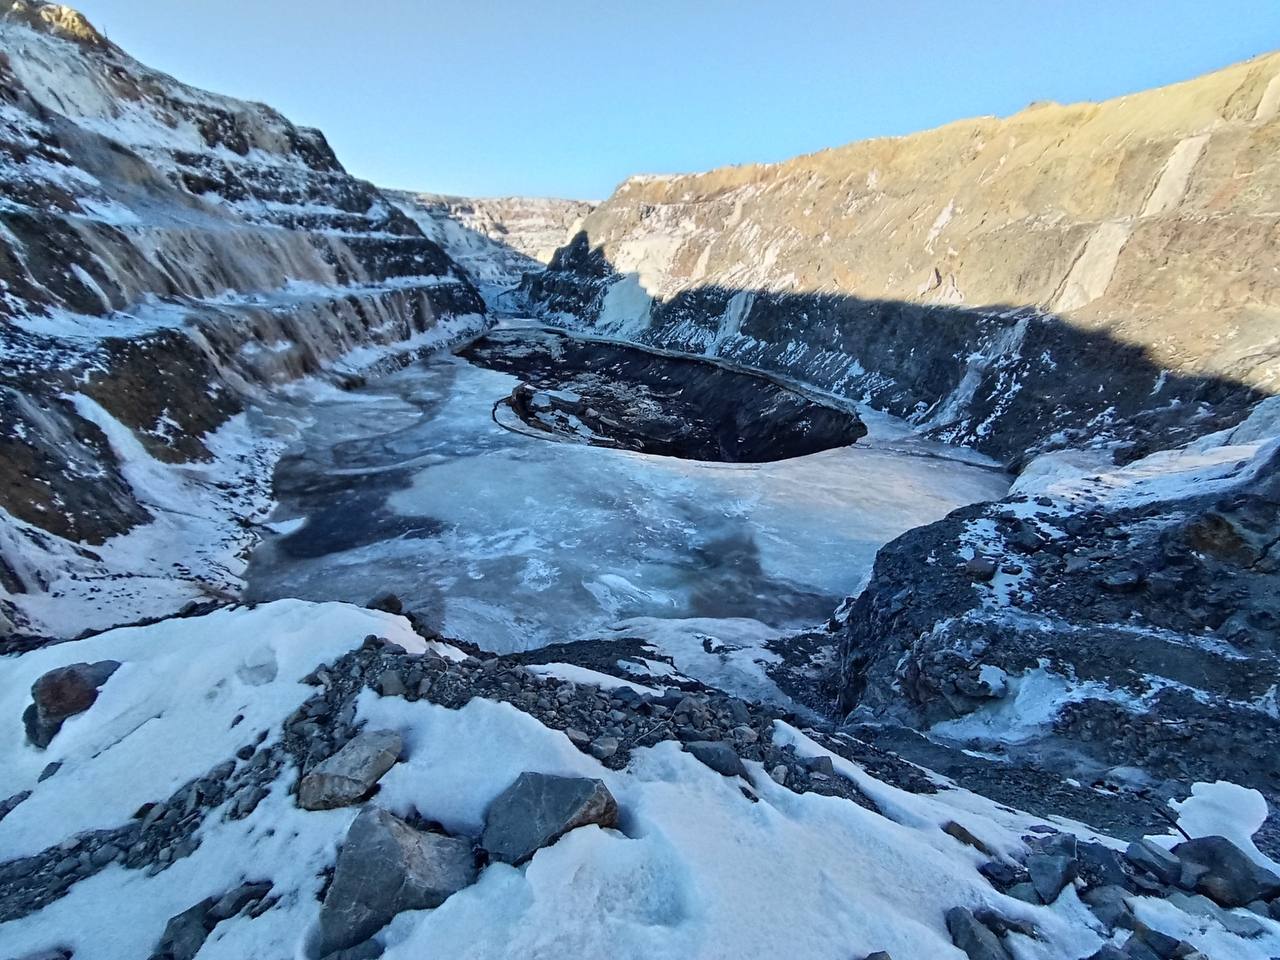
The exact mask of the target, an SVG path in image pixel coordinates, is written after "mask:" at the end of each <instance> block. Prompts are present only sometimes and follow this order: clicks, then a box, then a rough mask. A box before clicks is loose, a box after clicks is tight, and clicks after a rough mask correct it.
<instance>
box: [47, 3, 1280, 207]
mask: <svg viewBox="0 0 1280 960" xmlns="http://www.w3.org/2000/svg"><path fill="white" fill-rule="evenodd" d="M71 2H72V3H73V4H75V5H77V6H78V7H79V8H80V9H81V10H83V11H84V13H85V14H86V15H87V16H89V18H90V19H91V20H93V21H94V23H95V24H96V25H97V26H98V27H99V28H101V29H104V30H105V31H106V32H107V34H108V35H109V36H110V37H111V39H113V40H115V41H116V42H117V43H119V44H121V45H122V46H123V47H125V49H127V50H128V51H129V52H131V53H132V54H134V55H135V56H136V57H138V58H139V59H141V60H143V61H144V62H146V63H149V64H151V65H152V66H155V67H159V68H160V69H163V70H166V71H168V72H170V73H173V74H175V75H176V76H178V77H180V78H181V79H183V80H186V81H188V82H190V83H194V84H196V85H198V86H203V87H208V88H211V89H215V90H218V91H221V92H224V93H230V94H234V95H236V96H241V97H246V98H249V99H254V100H261V101H263V102H266V103H269V104H271V105H272V106H274V107H276V108H278V109H280V110H281V111H282V112H284V113H285V114H286V115H287V116H288V117H289V118H290V119H292V120H294V121H295V122H298V123H303V124H307V125H310V126H317V127H320V128H321V129H322V130H324V132H325V133H326V134H327V135H328V137H329V141H330V142H331V143H332V144H333V146H334V148H335V149H336V150H337V152H338V156H339V157H340V158H341V160H342V161H343V163H344V164H345V165H346V166H347V168H348V169H349V170H351V171H352V172H353V173H355V174H357V175H359V176H362V177H366V178H368V179H371V180H374V181H375V182H377V183H379V184H381V185H383V186H392V187H410V188H418V189H424V190H436V191H440V192H450V193H462V194H470V195H484V196H493V195H500V194H528V195H538V196H569V197H581V198H585V199H596V198H600V197H603V196H606V195H607V194H608V193H609V192H610V191H611V190H612V188H613V186H614V185H615V184H616V183H617V182H618V181H619V180H621V179H622V178H623V177H625V176H628V175H629V174H632V173H658V172H661V173H667V172H680V171H689V170H702V169H707V168H709V167H714V166H719V165H722V164H728V163H745V162H752V161H771V160H782V159H785V158H786V157H790V156H794V155H795V154H798V153H806V152H809V151H812V150H818V149H821V148H823V147H828V146H835V145H838V144H841V143H847V142H849V141H851V140H859V139H862V138H865V137H872V136H883V135H892V134H901V133H909V132H911V131H914V130H921V129H925V128H928V127H932V126H936V125H938V124H940V123H946V122H948V121H950V120H956V119H959V118H961V117H967V116H973V115H977V114H999V115H1007V114H1009V113H1013V112H1015V111H1017V110H1019V109H1020V108H1022V107H1023V106H1025V105H1026V104H1027V103H1029V102H1031V101H1033V100H1059V101H1064V102H1065V101H1075V100H1096V99H1103V98H1106V97H1109V96H1116V95H1119V94H1122V93H1128V92H1132V91H1135V90H1140V89H1144V88H1146V87H1151V86H1157V85H1160V84H1164V83H1169V82H1173V81H1176V80H1181V79H1186V78H1189V77H1192V76H1195V75H1197V74H1199V73H1203V72H1206V71H1208V70H1212V69H1215V68H1218V67H1222V66H1226V65H1227V64H1229V63H1233V62H1235V61H1237V60H1243V59H1245V58H1247V57H1250V56H1253V55H1255V54H1258V53H1262V52H1265V51H1267V50H1270V49H1275V48H1280V2H1277V0H1162V2H1157V0H1070V2H1067V0H967V2H966V0H938V2H935V0H897V2H892V0H845V2H837V0H785V2H783V0H780V2H765V0H736V2H731V0H702V2H696V0H687V2H680V0H642V2H636V3H619V2H616V0H615V2H610V0H540V2H529V0H526V2H521V3H515V2H507V0H423V2H410V0H382V2H370V3H363V4H362V3H353V2H351V0H341V2H338V0H305V2H304V0H183V2H181V3H157V2H156V0H80V2H79V3H76V0H71Z"/></svg>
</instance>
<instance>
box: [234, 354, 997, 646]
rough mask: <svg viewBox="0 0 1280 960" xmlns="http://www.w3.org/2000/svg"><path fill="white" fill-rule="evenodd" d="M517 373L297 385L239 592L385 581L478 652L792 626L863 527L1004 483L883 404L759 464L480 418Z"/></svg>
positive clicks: (845, 588)
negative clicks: (531, 432) (702, 622)
mask: <svg viewBox="0 0 1280 960" xmlns="http://www.w3.org/2000/svg"><path fill="white" fill-rule="evenodd" d="M516 383H517V380H516V379H515V378H513V377H511V376H509V375H507V374H503V373H498V372H495V371H492V370H486V369H482V368H480V367H477V366H474V365H472V364H470V363H467V362H466V361H463V360H461V359H458V358H456V357H452V356H446V357H441V358H437V359H434V360H430V361H427V362H424V363H421V364H418V365H415V366H412V367H409V368H407V369H405V370H402V371H399V372H398V373H395V374H392V375H390V376H388V377H386V378H384V379H381V380H379V381H377V382H375V383H373V384H371V385H369V386H367V387H364V388H361V389H359V390H357V391H354V392H350V393H341V392H339V391H336V390H332V389H329V390H324V391H317V393H316V394H315V395H314V396H311V397H309V398H308V407H307V410H308V415H309V417H310V418H311V421H312V422H311V423H310V424H309V425H308V426H307V427H306V428H305V429H304V430H303V433H302V436H301V439H300V441H299V443H298V444H297V446H296V449H295V450H294V452H293V454H292V455H291V456H289V457H287V458H286V459H285V460H284V461H283V462H282V463H281V465H280V467H279V469H278V471H277V475H276V495H277V497H278V499H279V503H280V506H279V509H278V511H277V514H276V520H277V521H278V522H277V523H276V524H275V525H274V526H275V528H276V529H277V531H278V532H277V533H276V534H274V535H272V536H270V537H269V538H268V539H267V540H266V541H265V542H264V543H263V544H262V546H261V547H259V548H258V550H257V551H256V553H255V554H254V557H253V559H252V562H251V564H250V568H249V572H248V581H249V590H248V598H249V599H252V600H263V599H273V598H277V597H285V596H292V597H301V598H304V599H316V600H325V599H343V600H350V601H353V602H364V601H367V600H368V599H369V598H370V597H372V596H373V595H375V594H377V593H379V592H381V591H384V590H390V591H392V592H393V593H395V594H397V595H398V596H400V597H401V599H402V600H403V601H404V603H405V605H406V607H408V608H409V609H412V610H414V611H415V612H416V613H417V614H418V615H419V616H421V617H422V618H423V619H424V621H425V622H427V623H429V624H430V625H432V626H433V627H434V628H435V629H438V630H439V631H440V632H442V633H444V634H445V635H448V636H453V637H458V638H460V639H463V640H468V641H471V642H474V643H476V644H478V645H480V646H482V647H485V648H487V649H491V650H498V651H512V650H520V649H527V648H530V647H536V646H542V645H545V644H548V643H559V642H564V641H568V640H575V639H580V638H582V637H584V636H586V635H589V634H592V633H595V632H598V631H600V630H602V629H603V628H606V627H607V626H609V625H610V624H613V623H615V622H617V621H619V620H623V619H627V618H633V617H653V618H660V619H666V620H670V619H684V618H727V617H736V618H750V619H753V620H756V621H759V622H760V623H762V624H764V625H767V626H768V627H772V628H783V629H787V628H792V627H801V626H808V625H812V624H815V623H818V622H821V621H823V620H825V619H826V618H827V617H828V616H829V615H830V613H831V612H832V610H833V609H834V608H835V607H836V605H837V604H838V603H839V602H840V600H841V599H843V598H844V597H845V596H846V595H848V594H850V593H853V592H856V591H857V590H858V589H859V588H860V587H861V586H862V584H863V583H864V582H865V580H866V578H867V576H868V575H869V573H870V568H871V563H872V560H873V559H874V556H875V552H876V550H877V549H878V548H879V547H880V546H881V545H882V544H884V543H885V542H887V541H888V540H891V539H893V538H894V537H896V536H897V535H898V534H900V533H902V532H903V531H905V530H907V529H909V528H911V527H914V526H917V525H919V524H923V523H928V522H930V521H933V520H936V519H938V518H939V517H941V516H943V515H944V514H946V513H947V512H949V511H950V510H953V509H955V508H956V507H958V506H961V505H963V504H967V503H971V502H974V501H977V500H986V499H991V498H995V497H999V496H1002V495H1003V494H1004V492H1005V490H1006V489H1007V487H1008V479H1007V477H1006V476H1005V475H1004V474H1003V473H1001V472H999V471H996V470H993V469H990V468H988V467H984V466H981V465H977V464H975V463H966V462H964V461H962V460H958V459H954V458H953V455H954V451H950V450H948V448H946V447H945V446H942V445H940V444H926V443H921V442H919V441H916V440H913V439H911V438H909V437H906V436H905V435H904V431H903V430H901V429H900V426H899V425H897V424H895V423H894V422H892V421H890V420H888V419H887V418H874V417H873V418H870V419H869V422H868V425H869V426H870V428H871V434H870V436H869V437H868V438H867V440H864V441H862V442H860V443H859V444H858V445H856V446H854V447H843V448H839V449H834V450H827V451H824V452H822V453H818V454H813V455H810V456H805V457H800V458H796V459H792V460H783V461H778V462H774V463H764V464H728V463H707V462H695V461H687V460H676V459H670V458H666V457H657V456H649V455H645V454H639V453H631V452H626V451H619V450H611V449H604V448H600V447H592V446H584V445H576V444H572V443H562V442H555V441H552V440H546V439H541V438H539V437H536V436H528V435H525V434H521V433H515V432H511V431H508V430H506V429H504V428H503V427H501V426H499V425H498V424H497V423H495V422H494V420H493V418H492V416H491V414H492V409H493V405H494V402H495V401H496V400H498V399H500V398H502V397H505V396H507V395H508V394H509V393H510V392H511V390H512V388H513V387H514V386H515V385H516Z"/></svg>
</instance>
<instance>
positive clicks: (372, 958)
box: [321, 940, 387, 960]
mask: <svg viewBox="0 0 1280 960" xmlns="http://www.w3.org/2000/svg"><path fill="white" fill-rule="evenodd" d="M386 949H387V948H386V947H384V946H383V945H382V944H380V943H379V942H378V941H377V940H366V941H365V942H364V943H358V944H356V945H355V946H354V947H347V949H345V950H335V951H334V952H333V953H327V954H325V955H324V956H323V957H322V958H321V960H377V958H378V957H380V956H382V954H383V953H385V952H386Z"/></svg>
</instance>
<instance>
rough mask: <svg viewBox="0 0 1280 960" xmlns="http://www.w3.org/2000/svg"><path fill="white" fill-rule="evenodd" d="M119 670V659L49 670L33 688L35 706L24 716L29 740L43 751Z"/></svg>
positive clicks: (85, 708) (29, 708)
mask: <svg viewBox="0 0 1280 960" xmlns="http://www.w3.org/2000/svg"><path fill="white" fill-rule="evenodd" d="M119 667H120V663H119V662H118V661H116V660H99V661H98V662H97V663H72V664H69V665H68V666H65V667H59V668H57V669H56V670H50V671H49V672H48V673H46V674H44V675H43V676H42V677H40V679H38V680H37V681H36V682H35V683H34V684H32V685H31V700H32V703H31V705H30V706H29V707H27V709H26V711H25V712H24V713H23V715H22V722H23V723H24V724H25V725H26V728H27V739H28V740H30V741H31V742H32V743H33V744H35V745H36V746H37V747H40V748H42V749H43V748H44V747H47V746H49V743H50V742H51V741H52V740H53V738H54V737H55V736H57V734H58V731H59V730H61V729H62V724H63V723H65V722H66V721H67V719H69V718H70V717H74V716H75V715H76V714H78V713H84V712H85V711H86V710H88V709H89V708H90V707H91V706H93V704H94V702H95V701H96V700H97V699H98V691H99V690H100V689H101V688H102V685H103V684H104V683H106V682H107V680H108V679H110V677H111V675H112V674H113V673H115V672H116V670H118V669H119Z"/></svg>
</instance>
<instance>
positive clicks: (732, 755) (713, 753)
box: [684, 740, 830, 777]
mask: <svg viewBox="0 0 1280 960" xmlns="http://www.w3.org/2000/svg"><path fill="white" fill-rule="evenodd" d="M684 748H685V749H686V750H688V751H689V752H690V753H692V754H693V755H694V756H695V757H697V758H698V759H699V760H701V761H702V762H703V763H704V764H706V765H707V766H708V767H710V768H711V769H712V770H714V771H715V772H716V773H718V774H720V775H721V776H725V777H746V776H747V768H746V767H744V766H743V765H742V759H741V758H740V757H739V756H738V754H737V753H736V752H735V751H734V749H733V747H731V746H730V745H729V744H727V743H725V742H724V741H723V740H695V741H693V742H692V743H686V744H685V745H684ZM827 759H828V763H830V758H827Z"/></svg>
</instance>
